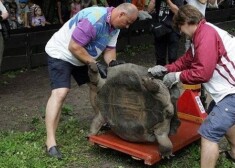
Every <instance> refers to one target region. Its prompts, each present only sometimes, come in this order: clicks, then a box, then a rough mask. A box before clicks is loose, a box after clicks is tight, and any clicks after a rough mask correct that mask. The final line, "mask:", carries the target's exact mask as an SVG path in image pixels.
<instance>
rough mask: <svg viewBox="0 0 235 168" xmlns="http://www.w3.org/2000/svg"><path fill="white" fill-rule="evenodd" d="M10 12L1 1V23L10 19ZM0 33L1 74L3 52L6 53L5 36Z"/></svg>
mask: <svg viewBox="0 0 235 168" xmlns="http://www.w3.org/2000/svg"><path fill="white" fill-rule="evenodd" d="M8 15H9V14H8V12H7V9H6V8H5V6H4V5H3V3H2V1H0V23H1V22H2V21H3V20H6V19H7V18H8ZM0 31H1V32H2V26H1V24H0ZM1 32H0V73H1V69H2V66H1V65H2V57H3V51H4V40H3V36H2V33H1Z"/></svg>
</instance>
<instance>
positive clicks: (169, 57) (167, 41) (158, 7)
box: [148, 0, 183, 65]
mask: <svg viewBox="0 0 235 168" xmlns="http://www.w3.org/2000/svg"><path fill="white" fill-rule="evenodd" d="M182 5H183V0H151V1H150V3H149V6H148V11H149V12H150V13H151V11H153V10H154V9H155V11H156V22H159V23H161V24H163V25H165V26H166V27H167V28H168V29H169V31H168V32H167V33H166V34H164V35H162V36H160V37H154V47H155V57H156V65H165V64H166V63H167V62H168V63H172V62H174V61H175V60H176V59H177V56H178V55H177V53H178V48H179V40H180V33H179V32H177V31H175V30H174V29H173V28H172V18H173V16H174V14H175V13H176V12H177V11H178V7H180V6H182Z"/></svg>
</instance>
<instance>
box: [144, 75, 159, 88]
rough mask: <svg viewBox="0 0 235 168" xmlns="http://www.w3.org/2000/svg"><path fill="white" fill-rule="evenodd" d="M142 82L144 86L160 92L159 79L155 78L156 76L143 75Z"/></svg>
mask: <svg viewBox="0 0 235 168" xmlns="http://www.w3.org/2000/svg"><path fill="white" fill-rule="evenodd" d="M142 82H143V85H144V87H145V88H146V89H147V90H148V91H150V92H158V91H159V88H160V82H159V79H155V78H154V77H149V76H143V77H142Z"/></svg>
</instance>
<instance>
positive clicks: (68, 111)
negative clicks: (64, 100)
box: [62, 104, 73, 115]
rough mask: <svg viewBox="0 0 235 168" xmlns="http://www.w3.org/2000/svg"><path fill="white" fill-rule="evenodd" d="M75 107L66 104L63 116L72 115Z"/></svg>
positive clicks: (63, 108)
mask: <svg viewBox="0 0 235 168" xmlns="http://www.w3.org/2000/svg"><path fill="white" fill-rule="evenodd" d="M72 112H73V107H72V106H71V105H69V104H64V105H63V107H62V114H63V115H72V114H71V113H72Z"/></svg>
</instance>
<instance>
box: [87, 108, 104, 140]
mask: <svg viewBox="0 0 235 168" xmlns="http://www.w3.org/2000/svg"><path fill="white" fill-rule="evenodd" d="M104 124H105V120H104V118H103V116H102V115H101V113H100V112H99V113H98V114H97V115H96V116H95V118H94V119H93V121H92V123H91V127H90V133H89V136H91V135H96V134H98V132H99V130H100V128H101V127H102V126H103V125H104Z"/></svg>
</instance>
